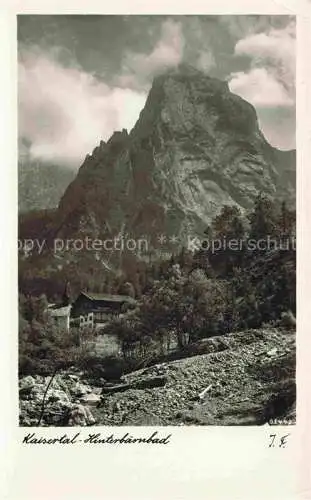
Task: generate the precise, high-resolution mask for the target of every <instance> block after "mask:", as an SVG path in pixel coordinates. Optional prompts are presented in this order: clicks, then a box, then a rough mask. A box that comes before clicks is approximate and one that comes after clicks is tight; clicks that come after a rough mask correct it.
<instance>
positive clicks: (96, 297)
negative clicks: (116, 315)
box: [80, 292, 135, 302]
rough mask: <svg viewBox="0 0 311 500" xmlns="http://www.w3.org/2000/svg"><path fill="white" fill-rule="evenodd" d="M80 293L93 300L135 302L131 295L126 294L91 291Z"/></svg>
mask: <svg viewBox="0 0 311 500" xmlns="http://www.w3.org/2000/svg"><path fill="white" fill-rule="evenodd" d="M80 295H84V296H85V297H87V298H88V299H90V300H94V301H106V302H135V300H134V299H133V298H132V297H129V296H128V295H112V294H109V293H93V292H81V294H80Z"/></svg>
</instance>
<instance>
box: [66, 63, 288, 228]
mask: <svg viewBox="0 0 311 500" xmlns="http://www.w3.org/2000/svg"><path fill="white" fill-rule="evenodd" d="M278 153H279V152H278V151H277V150H275V149H274V148H272V147H271V146H270V145H269V144H268V142H267V141H266V140H265V138H264V136H263V134H262V133H261V131H260V129H259V126H258V121H257V115H256V111H255V109H254V107H253V106H252V105H251V104H249V103H248V102H246V101H245V100H243V99H242V98H241V97H239V96H237V95H235V94H233V93H232V92H230V90H229V88H228V84H227V82H222V81H220V80H218V79H216V78H211V77H209V76H207V75H206V74H205V73H203V72H201V71H199V70H197V69H195V68H192V67H191V66H185V65H180V66H178V67H177V68H174V69H169V70H167V71H166V72H165V73H164V74H162V75H159V76H157V77H156V78H155V79H154V82H153V85H152V88H151V90H150V92H149V95H148V98H147V101H146V104H145V107H144V109H143V110H142V111H141V113H140V116H139V119H138V121H137V123H136V125H135V126H134V128H133V129H132V131H131V132H130V134H128V132H127V131H126V130H125V129H123V130H122V131H118V132H115V133H114V134H113V135H112V136H111V138H110V139H109V140H108V141H107V143H105V142H104V141H101V143H100V145H99V146H98V147H97V148H95V149H94V151H93V153H92V155H90V156H88V157H87V158H86V160H85V162H84V163H83V165H82V167H81V168H80V170H79V173H78V175H77V177H76V179H75V180H74V181H73V182H72V183H71V185H70V186H69V187H68V189H67V190H66V192H65V195H64V196H63V198H62V200H61V203H60V205H59V210H58V214H57V219H58V221H57V224H56V228H57V230H56V232H57V234H58V232H59V230H60V229H59V228H61V232H62V234H63V233H65V235H66V236H67V237H68V236H71V237H72V236H73V234H76V233H78V234H79V231H80V230H81V220H83V228H84V231H85V230H86V231H87V232H89V233H90V234H91V235H94V234H96V237H98V236H99V235H101V236H103V235H104V234H106V231H107V227H108V228H109V231H110V232H112V233H119V232H120V231H126V232H128V233H131V234H133V233H135V234H142V233H145V234H146V233H147V234H149V233H151V234H153V235H156V234H157V233H158V232H165V233H168V234H170V233H174V234H181V233H184V232H189V231H190V232H191V233H192V234H198V233H202V231H204V229H205V228H206V226H207V225H208V224H209V222H210V221H211V219H212V218H213V217H214V216H215V215H216V214H217V213H218V212H219V211H220V210H221V208H222V206H223V205H225V204H227V205H236V206H238V207H240V208H241V209H242V210H244V209H247V208H249V207H250V206H252V203H253V201H254V199H255V197H256V196H257V194H258V193H259V192H263V193H265V194H267V195H271V196H272V197H278V196H281V197H285V198H288V197H289V196H292V195H293V193H294V186H293V185H292V176H291V174H290V172H293V171H294V168H295V166H294V164H293V161H294V158H293V155H292V153H291V154H290V158H289V157H287V156H288V155H287V153H286V152H285V153H282V154H281V155H280V154H278ZM285 160H286V161H285ZM283 164H286V172H287V173H286V179H287V180H286V183H285V184H284V182H283V183H282V175H283V174H282V168H283V167H282V165H283ZM68 233H69V234H68ZM63 235H64V234H63Z"/></svg>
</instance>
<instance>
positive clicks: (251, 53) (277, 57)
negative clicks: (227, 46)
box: [229, 21, 296, 147]
mask: <svg viewBox="0 0 311 500" xmlns="http://www.w3.org/2000/svg"><path fill="white" fill-rule="evenodd" d="M235 55H236V56H248V57H249V58H250V68H249V70H247V71H239V72H235V73H231V75H230V77H229V86H230V89H231V91H232V92H235V93H236V94H238V95H240V96H241V97H243V98H244V99H246V100H247V101H249V102H250V103H251V104H253V105H254V106H255V107H256V109H257V111H258V113H259V115H262V116H263V117H265V116H268V119H267V121H266V120H265V118H263V119H262V120H261V126H262V130H263V132H264V133H265V134H266V136H267V138H268V139H269V140H270V142H272V143H274V145H276V146H278V145H279V147H283V146H284V137H282V140H280V134H278V132H277V127H276V128H275V134H274V133H273V129H272V128H271V123H270V121H271V113H270V114H268V115H266V114H265V113H263V112H262V111H264V110H265V109H271V110H273V109H275V113H276V114H277V113H278V110H280V109H286V108H287V109H289V110H292V113H291V116H292V117H294V109H295V64H296V59H295V56H296V40H295V23H294V21H291V22H290V23H289V24H288V25H287V26H286V27H285V28H283V29H270V30H269V31H267V32H263V33H257V34H255V35H249V36H246V37H245V38H243V39H241V40H239V41H238V42H237V44H236V46H235ZM289 114H290V113H289ZM275 123H276V122H275ZM281 143H282V144H281ZM288 143H291V146H292V145H293V144H292V138H291V137H288Z"/></svg>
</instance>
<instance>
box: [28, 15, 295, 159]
mask: <svg viewBox="0 0 311 500" xmlns="http://www.w3.org/2000/svg"><path fill="white" fill-rule="evenodd" d="M18 52H19V53H18V58H19V64H18V66H19V136H20V139H21V141H20V142H21V143H23V144H27V147H29V151H30V155H31V156H32V157H33V158H37V159H40V160H42V161H53V163H61V164H65V165H68V166H71V167H75V168H78V167H79V166H80V164H81V162H82V161H83V159H84V157H85V155H86V153H88V152H91V151H92V150H93V149H94V147H95V146H96V145H97V144H98V143H99V141H100V140H101V139H104V140H107V139H108V138H109V137H110V135H111V134H112V132H113V131H114V130H119V129H122V128H127V129H128V130H130V129H131V128H132V127H133V125H134V124H135V122H136V120H137V118H138V115H139V112H140V111H141V109H142V108H143V106H144V103H145V100H146V96H147V93H148V90H149V89H150V85H151V82H152V79H153V77H154V76H155V75H156V74H158V73H160V72H161V71H163V70H164V69H165V68H168V67H172V66H176V65H177V64H179V63H180V62H187V63H190V64H192V65H194V66H196V67H197V68H200V69H202V70H203V71H204V72H206V74H208V75H211V76H216V77H218V78H221V79H224V80H227V81H228V82H229V86H230V89H231V91H232V92H235V93H236V94H239V95H240V96H242V97H243V98H245V99H246V100H248V101H249V102H251V103H252V104H253V105H254V106H255V107H256V110H257V114H258V117H259V121H260V125H261V128H262V131H263V133H264V134H265V136H266V138H267V139H268V141H269V142H270V143H271V144H272V145H273V146H276V147H279V148H280V149H291V148H294V147H295V20H294V18H293V17H291V16H89V15H85V16H39V15H37V16H29V15H23V16H18Z"/></svg>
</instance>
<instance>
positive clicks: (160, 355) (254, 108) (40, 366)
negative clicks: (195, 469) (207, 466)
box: [16, 14, 296, 430]
mask: <svg viewBox="0 0 311 500" xmlns="http://www.w3.org/2000/svg"><path fill="white" fill-rule="evenodd" d="M17 38H18V295H19V305H18V307H19V310H18V314H19V322H18V328H19V332H18V388H16V390H17V391H18V395H19V425H20V426H21V427H86V426H105V427H106V426H112V427H115V426H175V427H176V426H263V425H265V424H270V425H275V426H278V425H294V424H295V423H296V82H295V80H296V46H295V43H296V18H295V16H294V15H290V14H289V15H87V14H85V15H73V14H72V15H35V14H34V15H32V14H20V15H18V16H17ZM275 428H277V427H275ZM275 428H272V430H274V429H275Z"/></svg>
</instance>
